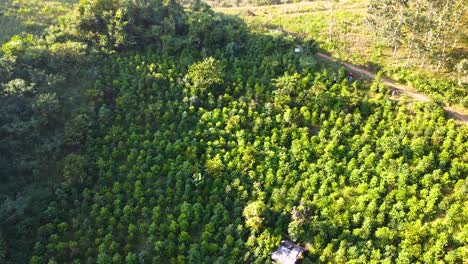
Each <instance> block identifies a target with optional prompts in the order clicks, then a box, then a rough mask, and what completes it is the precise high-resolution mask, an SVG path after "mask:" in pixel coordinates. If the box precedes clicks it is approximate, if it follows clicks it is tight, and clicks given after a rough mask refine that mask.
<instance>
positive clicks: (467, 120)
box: [316, 52, 468, 125]
mask: <svg viewBox="0 0 468 264" xmlns="http://www.w3.org/2000/svg"><path fill="white" fill-rule="evenodd" d="M316 56H317V57H320V58H322V59H325V60H327V61H331V62H337V63H339V64H341V65H343V66H345V67H346V68H348V69H350V70H351V71H353V72H355V73H359V75H361V76H363V77H365V78H367V79H374V77H375V73H373V72H370V71H368V70H366V69H363V68H360V67H357V66H354V65H352V64H349V63H346V62H340V61H337V60H335V59H333V58H332V57H330V56H328V55H326V54H323V53H321V52H317V53H316ZM381 80H382V83H383V84H384V85H387V86H389V87H391V88H393V89H395V90H397V91H398V93H400V94H405V95H407V96H409V97H411V98H413V99H414V100H416V101H419V102H430V101H431V99H430V98H429V97H427V96H425V95H423V94H420V93H416V92H413V91H411V89H410V88H409V87H408V86H406V85H403V84H400V83H397V82H395V81H392V80H390V79H387V78H384V77H382V78H381ZM444 110H445V111H446V112H447V114H448V115H449V116H450V117H452V118H454V119H456V120H458V121H460V122H461V123H463V124H465V125H467V124H468V114H464V113H461V112H458V111H456V110H455V109H453V108H452V107H450V106H446V107H444Z"/></svg>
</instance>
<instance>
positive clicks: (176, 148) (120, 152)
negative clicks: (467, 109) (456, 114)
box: [0, 0, 468, 263]
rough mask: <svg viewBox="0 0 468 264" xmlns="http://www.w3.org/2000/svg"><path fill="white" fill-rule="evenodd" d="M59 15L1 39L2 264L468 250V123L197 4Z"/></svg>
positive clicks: (339, 257)
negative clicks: (288, 243)
mask: <svg viewBox="0 0 468 264" xmlns="http://www.w3.org/2000/svg"><path fill="white" fill-rule="evenodd" d="M50 23H52V25H51V26H49V27H47V28H46V29H45V30H44V31H43V32H42V34H36V33H33V32H31V33H33V34H26V33H25V34H20V35H16V36H14V37H13V38H12V39H11V40H10V41H8V42H6V43H5V44H4V45H3V46H2V49H1V56H2V57H1V59H0V109H1V111H2V115H1V116H0V154H1V155H0V182H1V188H0V202H1V204H0V263H270V262H271V260H270V254H271V252H272V250H273V249H274V248H276V247H277V246H278V244H279V242H280V240H282V239H288V240H292V241H294V242H296V243H298V244H300V245H302V246H304V247H306V248H307V249H308V251H309V252H308V254H307V255H306V258H305V259H304V260H303V261H302V263H328V262H331V263H344V262H350V263H435V262H445V263H463V262H465V261H466V260H467V259H468V221H467V219H468V198H467V197H468V196H467V195H468V179H467V175H468V126H466V125H457V124H456V123H455V121H454V120H452V119H447V118H446V113H445V112H444V110H443V108H442V107H441V106H440V105H438V104H436V103H404V102H403V103H402V102H398V101H395V100H393V98H392V97H391V95H390V94H391V91H390V90H389V89H388V88H386V87H384V86H383V85H382V84H381V82H380V81H379V79H376V80H374V81H373V82H365V81H362V80H353V81H349V80H348V78H347V76H348V72H346V70H345V69H344V68H341V69H335V68H329V67H328V66H327V65H322V64H320V63H318V61H317V60H316V59H315V57H314V56H313V54H314V52H316V43H315V42H314V41H313V40H310V39H309V40H307V41H305V40H304V41H303V42H301V43H298V42H297V40H295V39H294V38H292V37H291V36H290V35H288V34H285V33H283V32H282V31H280V30H269V29H265V28H262V27H251V26H247V25H246V24H245V23H244V22H243V21H242V20H241V19H240V18H238V17H235V16H228V15H223V14H220V13H215V12H214V11H212V10H211V9H210V8H209V6H207V5H206V4H204V3H201V2H199V1H194V2H192V3H190V4H188V5H186V6H182V5H181V4H180V3H178V2H176V1H160V0H148V1H120V0H83V1H80V3H79V4H78V5H76V6H75V7H73V8H72V9H71V10H70V13H69V15H68V16H66V17H61V18H59V19H58V20H57V21H51V22H50ZM297 45H300V46H301V48H302V50H301V52H299V53H297V52H295V48H296V47H297ZM335 76H336V77H337V81H336V82H334V81H333V79H334V77H335Z"/></svg>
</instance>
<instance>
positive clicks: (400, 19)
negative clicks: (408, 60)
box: [393, 5, 404, 58]
mask: <svg viewBox="0 0 468 264" xmlns="http://www.w3.org/2000/svg"><path fill="white" fill-rule="evenodd" d="M403 11H404V6H403V5H400V18H399V21H398V27H397V28H396V29H395V46H394V47H393V58H395V57H396V54H397V50H398V41H399V40H400V38H401V36H400V35H401V26H402V25H403Z"/></svg>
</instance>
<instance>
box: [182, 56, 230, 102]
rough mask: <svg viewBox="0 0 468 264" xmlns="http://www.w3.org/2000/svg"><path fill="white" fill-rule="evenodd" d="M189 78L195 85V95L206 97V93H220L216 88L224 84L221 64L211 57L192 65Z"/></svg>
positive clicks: (193, 92)
mask: <svg viewBox="0 0 468 264" xmlns="http://www.w3.org/2000/svg"><path fill="white" fill-rule="evenodd" d="M187 77H188V79H189V81H190V82H192V83H193V86H194V89H195V90H194V91H192V92H191V93H192V94H193V95H198V94H200V95H204V94H205V93H206V92H212V93H219V91H216V90H215V88H216V87H218V86H219V85H221V84H223V67H222V65H221V63H220V62H219V61H218V60H216V59H214V58H213V57H209V58H206V59H204V60H203V61H201V62H198V63H195V64H193V65H190V67H189V70H188V74H187Z"/></svg>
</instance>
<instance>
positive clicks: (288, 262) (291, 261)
mask: <svg viewBox="0 0 468 264" xmlns="http://www.w3.org/2000/svg"><path fill="white" fill-rule="evenodd" d="M305 252H307V249H305V248H303V247H300V246H298V245H296V244H294V243H293V242H291V241H287V240H282V241H281V243H280V245H279V247H278V248H277V249H276V250H275V251H273V253H272V254H271V259H272V260H273V261H275V262H276V263H280V264H295V263H297V262H298V261H299V260H301V259H302V258H303V254H304V253H305Z"/></svg>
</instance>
